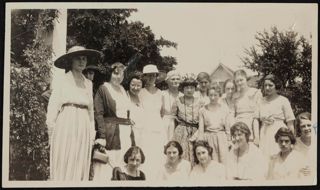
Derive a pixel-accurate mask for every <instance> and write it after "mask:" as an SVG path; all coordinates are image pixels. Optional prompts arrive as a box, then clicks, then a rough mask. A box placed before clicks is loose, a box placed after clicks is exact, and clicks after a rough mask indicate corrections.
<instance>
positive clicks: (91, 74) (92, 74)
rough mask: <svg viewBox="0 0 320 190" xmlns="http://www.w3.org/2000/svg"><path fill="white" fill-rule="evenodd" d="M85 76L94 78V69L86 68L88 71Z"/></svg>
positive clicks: (90, 78)
mask: <svg viewBox="0 0 320 190" xmlns="http://www.w3.org/2000/svg"><path fill="white" fill-rule="evenodd" d="M85 76H86V78H87V79H89V80H91V81H93V79H94V71H92V70H88V72H87V73H86V74H85Z"/></svg>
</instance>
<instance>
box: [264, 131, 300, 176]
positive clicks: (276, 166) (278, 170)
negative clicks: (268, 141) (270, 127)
mask: <svg viewBox="0 0 320 190" xmlns="http://www.w3.org/2000/svg"><path fill="white" fill-rule="evenodd" d="M274 138H275V140H276V142H277V143H278V145H279V147H280V152H279V153H278V154H275V155H273V156H271V158H270V162H269V170H268V176H267V179H270V180H296V179H298V178H299V170H301V169H302V168H303V164H302V163H301V160H302V155H301V154H300V153H298V152H297V151H296V150H293V145H294V144H295V142H296V139H295V137H294V135H293V133H292V131H291V130H290V129H288V128H286V127H281V128H280V129H279V130H278V131H277V133H276V135H275V137H274Z"/></svg>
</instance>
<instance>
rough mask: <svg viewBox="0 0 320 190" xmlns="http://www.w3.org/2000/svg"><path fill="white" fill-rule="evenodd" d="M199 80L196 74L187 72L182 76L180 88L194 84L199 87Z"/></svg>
mask: <svg viewBox="0 0 320 190" xmlns="http://www.w3.org/2000/svg"><path fill="white" fill-rule="evenodd" d="M197 85H198V82H197V80H196V77H195V75H193V74H186V75H185V76H183V77H182V81H181V83H180V88H182V89H183V88H184V87H186V86H194V87H197Z"/></svg>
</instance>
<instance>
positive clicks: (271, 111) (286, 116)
mask: <svg viewBox="0 0 320 190" xmlns="http://www.w3.org/2000/svg"><path fill="white" fill-rule="evenodd" d="M279 89H280V80H279V79H277V78H276V77H275V76H274V75H271V74H269V75H267V76H266V77H265V78H264V80H263V92H264V97H263V99H262V101H261V103H260V106H259V109H258V110H257V111H258V113H257V118H258V119H260V121H261V124H262V127H261V130H260V143H259V148H260V149H261V150H262V152H263V153H264V154H265V155H266V156H267V157H268V159H269V157H270V156H271V155H273V154H276V153H278V152H279V151H280V150H279V146H277V143H276V142H275V141H272V139H273V138H274V135H275V134H276V132H277V131H278V130H279V129H280V128H281V127H288V128H289V129H290V130H291V131H292V132H294V126H293V122H294V120H295V117H294V114H293V111H292V108H291V106H290V102H289V100H288V99H287V98H286V97H284V96H281V95H279V94H278V90H279Z"/></svg>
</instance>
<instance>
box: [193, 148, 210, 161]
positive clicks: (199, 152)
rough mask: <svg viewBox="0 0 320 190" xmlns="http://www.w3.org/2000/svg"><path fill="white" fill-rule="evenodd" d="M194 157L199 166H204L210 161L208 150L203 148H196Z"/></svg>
mask: <svg viewBox="0 0 320 190" xmlns="http://www.w3.org/2000/svg"><path fill="white" fill-rule="evenodd" d="M196 156H197V158H198V160H199V163H200V164H206V163H208V162H209V161H210V160H211V157H210V155H209V152H208V150H207V149H206V148H205V147H203V146H198V147H197V148H196Z"/></svg>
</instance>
